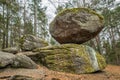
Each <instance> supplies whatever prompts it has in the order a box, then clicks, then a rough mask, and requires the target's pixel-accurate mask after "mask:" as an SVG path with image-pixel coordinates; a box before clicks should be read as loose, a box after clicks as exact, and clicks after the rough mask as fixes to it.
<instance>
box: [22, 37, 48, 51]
mask: <svg viewBox="0 0 120 80" xmlns="http://www.w3.org/2000/svg"><path fill="white" fill-rule="evenodd" d="M45 46H48V43H47V42H46V41H45V40H43V39H40V38H38V37H35V36H33V35H26V36H23V37H22V38H21V39H20V47H21V49H22V50H23V51H32V50H33V49H35V48H40V47H45Z"/></svg>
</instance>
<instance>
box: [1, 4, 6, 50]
mask: <svg viewBox="0 0 120 80" xmlns="http://www.w3.org/2000/svg"><path fill="white" fill-rule="evenodd" d="M4 10H5V7H4V5H3V27H4V28H3V41H2V49H4V48H5V41H6V40H5V21H4V15H5V13H4Z"/></svg>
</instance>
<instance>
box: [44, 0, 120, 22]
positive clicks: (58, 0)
mask: <svg viewBox="0 0 120 80" xmlns="http://www.w3.org/2000/svg"><path fill="white" fill-rule="evenodd" d="M50 1H52V2H53V3H54V5H52V4H51V2H50ZM68 1H69V0H42V3H43V4H44V5H45V6H47V7H48V8H47V11H46V14H47V15H48V19H49V22H51V20H53V18H54V17H55V10H56V9H55V7H57V5H58V3H65V2H68ZM116 2H120V0H116Z"/></svg>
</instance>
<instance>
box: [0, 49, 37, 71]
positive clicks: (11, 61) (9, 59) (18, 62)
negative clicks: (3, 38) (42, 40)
mask: <svg viewBox="0 0 120 80" xmlns="http://www.w3.org/2000/svg"><path fill="white" fill-rule="evenodd" d="M8 66H9V67H14V68H29V69H31V68H32V69H35V68H37V64H36V63H35V62H33V61H32V60H31V59H30V58H29V57H27V56H26V55H14V54H11V53H7V52H1V51H0V68H6V67H8Z"/></svg>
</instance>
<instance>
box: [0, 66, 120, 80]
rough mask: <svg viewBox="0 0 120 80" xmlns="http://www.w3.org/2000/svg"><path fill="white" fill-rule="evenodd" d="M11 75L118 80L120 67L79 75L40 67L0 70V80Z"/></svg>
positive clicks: (44, 79) (45, 79)
mask: <svg viewBox="0 0 120 80" xmlns="http://www.w3.org/2000/svg"><path fill="white" fill-rule="evenodd" d="M13 75H26V76H30V77H34V78H36V79H37V78H41V79H42V80H120V66H115V65H108V66H107V67H106V69H104V70H103V71H101V72H96V73H92V74H80V75H76V74H69V73H63V72H56V71H52V70H49V69H47V68H45V67H42V66H39V68H38V69H11V68H7V69H0V80H7V78H8V77H10V76H13Z"/></svg>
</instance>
